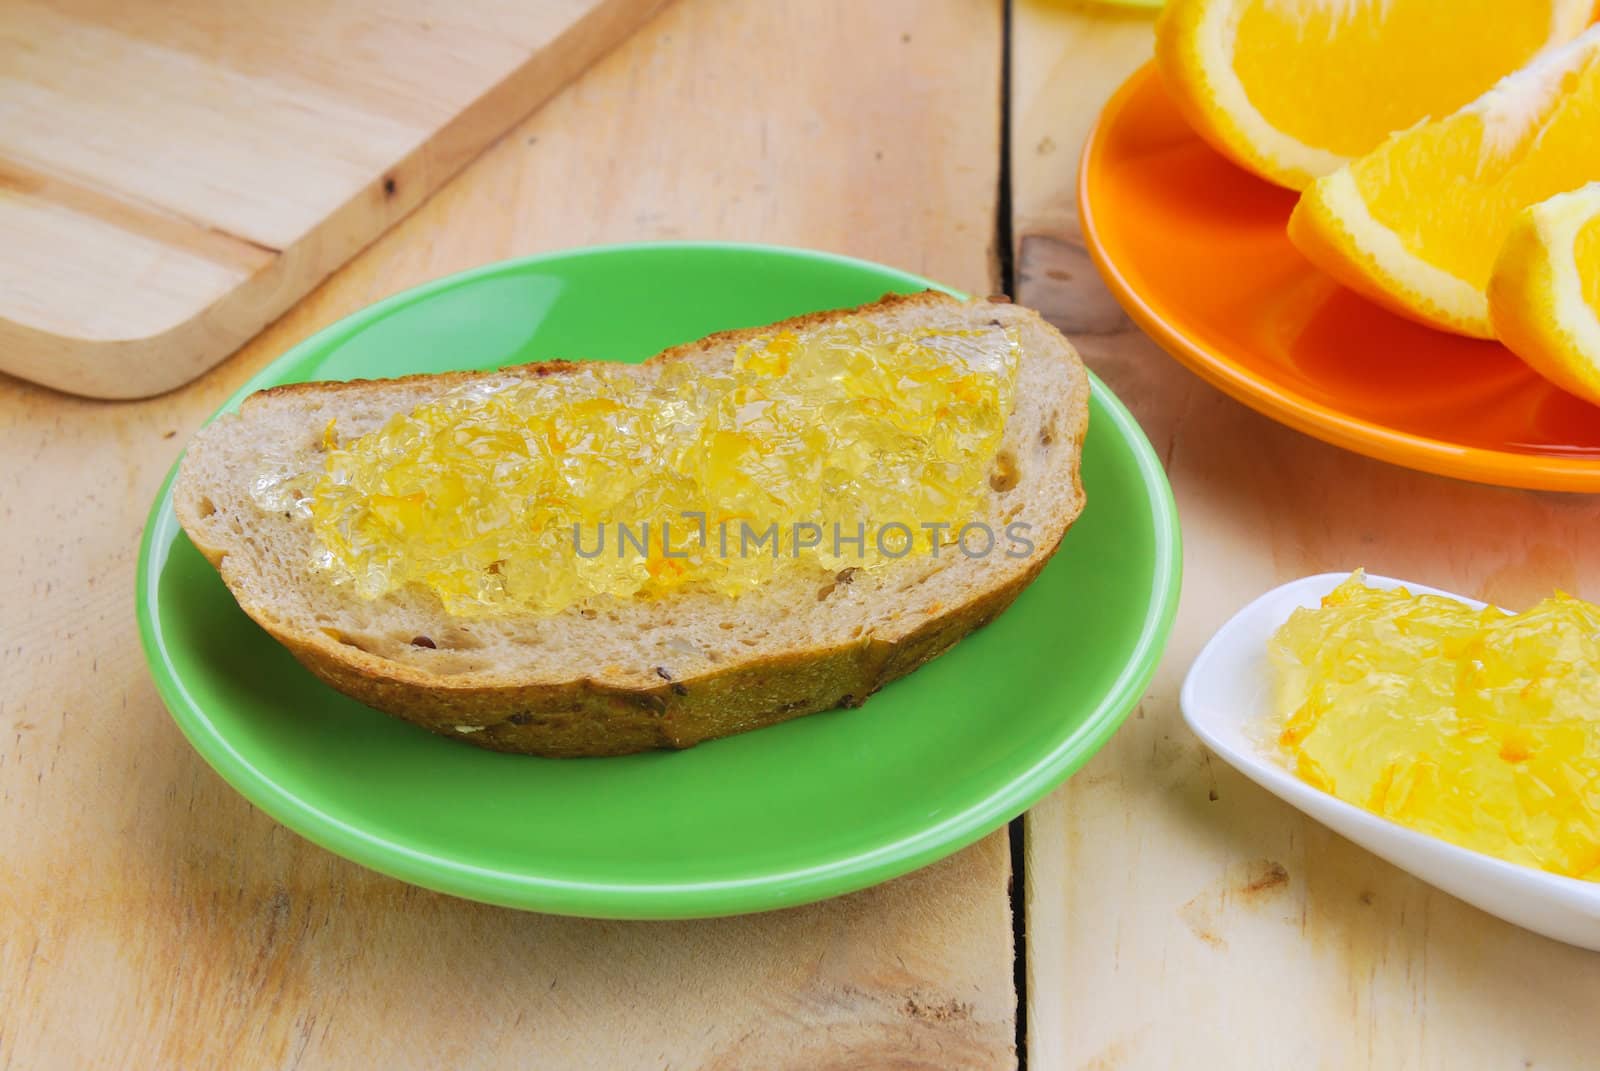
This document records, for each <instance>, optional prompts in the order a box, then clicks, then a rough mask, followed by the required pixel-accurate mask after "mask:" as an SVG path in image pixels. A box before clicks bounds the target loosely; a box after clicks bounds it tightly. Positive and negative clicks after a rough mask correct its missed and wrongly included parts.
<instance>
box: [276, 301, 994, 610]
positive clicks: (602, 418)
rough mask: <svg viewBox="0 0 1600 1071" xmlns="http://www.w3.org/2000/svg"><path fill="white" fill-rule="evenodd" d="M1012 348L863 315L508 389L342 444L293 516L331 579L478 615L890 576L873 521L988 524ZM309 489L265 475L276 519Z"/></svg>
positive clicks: (925, 535) (980, 334) (458, 393)
mask: <svg viewBox="0 0 1600 1071" xmlns="http://www.w3.org/2000/svg"><path fill="white" fill-rule="evenodd" d="M1017 356H1018V350H1017V339H1016V337H1015V335H1014V330H1013V329H1007V328H1003V327H1000V326H995V327H992V328H984V329H982V330H971V329H960V330H957V329H950V330H941V329H936V328H918V329H913V330H906V331H903V332H893V331H889V330H886V329H885V328H883V327H881V326H879V325H877V324H874V323H873V322H871V321H868V320H866V319H863V318H860V317H845V318H843V319H841V320H837V321H833V322H830V323H827V324H825V325H822V326H819V327H813V328H809V329H806V330H804V331H799V332H797V331H792V330H785V331H779V332H776V333H773V334H771V335H768V336H765V337H762V338H758V339H757V340H755V341H753V342H749V343H746V344H744V345H742V346H740V347H739V348H738V351H737V354H736V356H735V358H734V360H733V361H732V363H731V364H728V363H717V364H713V363H709V362H705V361H698V360H696V359H694V358H692V357H691V358H689V359H669V360H666V361H662V362H657V363H653V364H651V365H647V366H645V367H643V368H637V367H629V366H625V365H616V364H604V363H585V364H578V365H571V366H565V367H563V368H562V369H560V370H559V372H557V373H554V374H550V375H546V376H542V377H530V376H527V375H512V374H508V375H506V376H505V378H504V379H503V380H492V381H490V382H488V383H479V384H475V385H472V386H468V387H464V388H459V389H456V390H453V391H450V392H449V393H446V394H444V395H442V396H441V397H439V398H438V399H436V400H434V401H431V402H429V403H427V404H424V405H422V406H420V407H418V408H416V409H414V410H412V411H411V412H408V413H404V414H401V415H397V416H395V417H393V418H392V419H390V420H389V421H388V422H387V423H385V424H383V425H382V426H380V427H378V428H376V429H375V430H371V431H369V432H367V433H366V434H363V435H361V436H359V437H357V438H353V439H351V440H349V441H340V440H339V438H338V435H337V430H336V429H332V430H330V432H329V449H327V450H326V452H325V455H324V464H323V467H322V469H321V471H320V472H316V473H312V474H310V479H305V480H301V481H299V483H300V489H299V491H298V492H296V494H295V496H294V505H295V506H296V507H298V508H301V509H303V510H308V511H309V520H310V523H311V525H312V526H313V528H314V530H315V532H316V534H317V536H318V539H319V541H320V545H321V547H322V549H323V551H324V553H323V554H322V558H321V567H322V568H324V569H326V570H327V571H328V573H329V575H330V577H331V578H332V579H333V581H334V582H336V583H349V584H351V585H353V586H354V589H355V590H356V591H357V592H359V593H360V594H362V595H364V596H367V597H377V596H381V595H383V594H385V593H388V592H392V591H395V590H396V589H398V588H401V587H402V586H404V585H408V584H411V585H420V586H422V587H424V588H426V589H428V590H431V591H432V592H434V593H435V594H436V595H437V596H438V598H439V599H440V601H441V602H442V603H443V605H444V608H445V609H446V610H447V611H448V612H450V613H452V614H456V615H463V616H477V615H484V614H495V613H505V612H522V611H533V612H546V613H548V612H554V611H557V610H561V609H564V608H566V607H568V606H571V605H573V604H575V603H577V602H580V601H582V600H584V599H587V598H589V597H591V596H615V597H632V596H653V595H660V594H663V593H666V592H669V591H673V590H677V589H680V588H686V587H695V588H698V589H703V590H709V591H713V592H716V593H719V594H723V595H737V594H738V593H740V592H742V591H746V590H749V589H751V588H752V587H755V586H757V585H759V584H762V583H765V582H768V581H770V580H771V579H772V578H774V577H775V576H778V575H780V574H782V573H783V572H784V571H785V570H790V569H796V568H804V567H810V568H812V569H816V568H818V567H819V566H820V567H824V568H831V569H838V568H840V567H841V565H844V566H853V567H860V568H872V567H874V566H875V565H878V564H881V563H882V562H884V561H886V560H888V559H889V558H894V557H900V556H902V554H903V553H904V551H903V549H902V548H903V545H904V542H905V540H904V538H903V536H902V534H901V533H900V532H899V530H898V529H896V530H895V532H894V533H893V534H892V535H891V537H890V538H888V540H887V542H886V543H884V544H882V545H880V543H879V541H878V540H876V539H875V538H874V531H875V530H876V528H877V527H879V526H883V525H890V524H903V525H905V526H907V527H908V528H910V529H911V530H912V531H913V533H914V538H916V539H919V540H921V541H922V542H923V545H924V548H925V549H926V548H927V547H928V545H929V544H928V540H929V539H931V538H933V536H931V535H930V534H929V533H934V534H935V535H937V534H938V533H939V531H940V530H939V529H938V528H931V529H930V528H924V527H923V526H924V525H928V524H930V523H931V524H934V525H938V524H944V525H952V526H958V527H959V526H960V525H961V524H962V523H964V522H965V521H968V520H971V519H973V518H974V517H976V516H977V514H978V511H979V509H980V507H981V506H982V505H983V503H984V496H985V494H986V493H987V491H988V483H987V479H988V475H989V471H990V469H991V467H992V465H993V464H994V461H995V458H996V454H997V451H998V449H999V446H1000V442H1001V437H1002V433H1003V431H1004V428H1005V422H1006V419H1007V416H1008V414H1009V413H1010V410H1011V407H1012V397H1013V391H1014V383H1015V378H1016V372H1017ZM296 482H297V481H296V480H294V479H288V480H285V479H283V478H281V477H279V476H274V475H272V474H267V476H265V477H264V478H263V479H261V480H258V481H257V489H258V495H265V496H267V497H268V498H270V499H272V501H268V502H266V503H265V504H264V508H272V507H273V506H276V505H280V504H281V502H280V501H279V500H278V499H280V498H281V497H282V495H283V494H284V492H285V489H286V488H292V487H293V485H295V484H296ZM273 496H278V498H273ZM259 501H262V499H261V498H260V497H258V502H259ZM797 524H800V525H805V526H815V530H814V531H813V530H811V529H810V528H805V529H803V530H801V531H800V532H799V533H798V534H797V531H796V527H795V526H796V525H797ZM836 524H837V525H838V526H839V534H840V535H841V536H842V537H843V540H844V541H843V542H842V543H841V542H836V540H835V538H834V529H833V526H834V525H836ZM774 526H776V527H775V530H774ZM624 529H626V531H627V533H629V536H630V537H631V538H624V535H623V530H624ZM863 530H864V531H865V538H864V539H862V540H860V541H859V542H858V541H856V536H857V535H858V534H859V533H861V532H862V531H863ZM769 535H772V536H773V539H772V540H771V541H769V540H767V539H765V538H763V537H766V536H769ZM814 538H815V544H814V545H810V544H812V541H813V539H814ZM951 541H953V533H952V532H945V533H944V542H946V543H948V542H951ZM885 547H886V548H887V550H888V551H889V553H887V554H885V553H884V552H883V551H884V548H885ZM597 548H598V550H597ZM836 551H837V553H836ZM947 553H949V552H948V551H947Z"/></svg>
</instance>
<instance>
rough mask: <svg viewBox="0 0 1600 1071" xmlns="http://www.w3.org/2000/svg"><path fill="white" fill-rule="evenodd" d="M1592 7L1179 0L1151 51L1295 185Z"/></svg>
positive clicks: (1485, 82) (1229, 141) (1571, 32)
mask: <svg viewBox="0 0 1600 1071" xmlns="http://www.w3.org/2000/svg"><path fill="white" fill-rule="evenodd" d="M1595 12H1596V2H1595V0H1170V2H1169V3H1168V4H1167V6H1166V9H1165V10H1164V11H1163V12H1162V15H1161V19H1160V21H1159V22H1158V23H1157V25H1156V60H1157V62H1158V64H1159V65H1160V68H1161V74H1162V78H1163V80H1164V82H1165V83H1166V86H1167V91H1168V92H1169V93H1171V94H1172V96H1173V98H1174V99H1175V100H1176V101H1177V103H1178V107H1179V109H1180V110H1181V111H1182V112H1183V114H1184V117H1185V118H1186V119H1188V121H1189V123H1190V125H1191V126H1193V127H1194V128H1195V130H1196V131H1197V132H1199V134H1200V136H1201V137H1203V138H1205V139H1206V140H1207V141H1208V142H1210V143H1211V144H1212V145H1213V146H1214V147H1215V148H1216V149H1217V150H1218V151H1220V152H1221V153H1223V155H1225V156H1227V157H1229V158H1230V159H1232V160H1233V161H1234V162H1236V163H1238V164H1239V165H1240V166H1242V167H1244V168H1246V169H1248V170H1250V171H1253V172H1255V173H1256V174H1258V175H1260V176H1261V177H1262V178H1265V179H1268V180H1269V181H1271V182H1275V183H1277V184H1279V185H1280V186H1288V187H1290V188H1291V189H1296V190H1298V189H1304V188H1305V186H1306V185H1307V184H1309V183H1310V182H1311V180H1312V179H1315V178H1317V177H1319V176H1321V175H1326V174H1328V173H1329V172H1330V171H1333V170H1335V169H1336V168H1338V167H1339V166H1340V165H1341V164H1344V163H1345V162H1347V161H1349V160H1351V159H1353V158H1354V157H1357V156H1360V155H1361V154H1362V153H1365V152H1368V151H1370V150H1371V149H1373V148H1375V147H1376V146H1378V145H1379V144H1380V143H1381V142H1382V141H1383V139H1384V138H1386V137H1388V135H1389V134H1390V133H1391V132H1392V131H1395V130H1402V129H1404V128H1406V127H1409V126H1412V125H1413V124H1415V123H1416V122H1417V121H1418V120H1419V119H1422V118H1425V117H1427V116H1430V115H1433V116H1438V115H1445V114H1447V113H1449V112H1452V111H1454V110H1455V109H1457V108H1459V107H1461V105H1463V104H1465V103H1467V102H1468V101H1469V100H1472V99H1474V98H1475V97H1477V96H1478V95H1479V94H1481V93H1483V92H1484V91H1485V90H1487V89H1488V88H1489V87H1490V86H1492V85H1493V84H1494V83H1495V81H1496V80H1497V79H1499V78H1501V77H1503V76H1504V75H1507V74H1509V73H1511V72H1512V71H1514V70H1516V69H1517V68H1519V67H1521V66H1522V65H1523V64H1525V63H1527V62H1528V61H1529V60H1530V59H1531V58H1532V57H1533V56H1534V54H1535V53H1537V52H1538V51H1539V50H1540V49H1542V48H1545V47H1546V46H1548V45H1551V44H1555V43H1560V42H1565V41H1570V40H1571V39H1572V38H1574V37H1576V36H1577V35H1578V34H1579V33H1581V32H1582V31H1583V28H1584V26H1585V25H1586V24H1588V22H1589V21H1590V20H1591V19H1592V18H1593V17H1594V15H1595Z"/></svg>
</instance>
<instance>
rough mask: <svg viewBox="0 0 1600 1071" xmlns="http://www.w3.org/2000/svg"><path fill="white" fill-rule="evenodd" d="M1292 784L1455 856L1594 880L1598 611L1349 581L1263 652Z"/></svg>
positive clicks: (1598, 782) (1598, 798) (1599, 860)
mask: <svg viewBox="0 0 1600 1071" xmlns="http://www.w3.org/2000/svg"><path fill="white" fill-rule="evenodd" d="M1271 657H1272V661H1273V663H1274V666H1275V668H1276V673H1277V689H1278V707H1277V709H1278V711H1279V712H1280V713H1281V714H1282V720H1281V722H1280V723H1279V724H1278V726H1277V728H1278V730H1279V733H1278V743H1279V746H1280V747H1281V749H1282V755H1283V757H1284V759H1285V760H1286V761H1287V763H1288V764H1289V766H1290V767H1291V768H1292V769H1293V770H1294V772H1295V773H1296V774H1298V775H1299V776H1300V777H1301V778H1302V779H1304V780H1305V781H1307V782H1309V783H1310V784H1312V785H1314V786H1316V787H1317V788H1320V789H1322V790H1323V791H1325V792H1329V793H1331V794H1333V795H1335V796H1337V797H1339V798H1340V799H1342V800H1345V801H1346V802H1349V803H1353V804H1355V805H1357V806H1359V807H1363V808H1366V809H1367V810H1369V811H1372V812H1373V813H1375V814H1378V815H1382V816H1383V817H1385V818H1389V819H1392V820H1394V821H1396V822H1399V823H1401V824H1402V825H1406V826H1409V827H1411V828H1412V829H1416V830H1420V831H1421V832H1423V833H1428V834H1431V835H1433V836H1436V837H1440V838H1442V839H1444V840H1447V841H1450V842H1452V843H1454V844H1459V845H1461V846H1462V847H1465V848H1471V849H1474V850H1476V851H1480V852H1485V853H1487V854H1489V855H1495V856H1498V857H1500V858H1502V859H1507V860H1510V861H1511V862H1514V863H1521V864H1524V865H1526V866H1532V867H1538V868H1540V869H1543V870H1548V871H1552V872H1554V873H1557V874H1564V875H1566V876H1568V877H1575V878H1584V879H1587V880H1590V881H1594V880H1600V607H1597V606H1595V605H1593V604H1591V603H1587V602H1584V601H1582V600H1580V599H1576V598H1573V597H1571V596H1568V595H1562V594H1557V595H1554V596H1552V597H1551V598H1548V599H1546V600H1544V601H1543V602H1541V603H1539V604H1538V605H1537V606H1535V607H1533V608H1532V609H1531V610H1528V611H1526V612H1524V613H1520V614H1509V613H1506V612H1505V611H1503V610H1497V609H1494V608H1492V607H1491V608H1487V609H1484V610H1474V609H1471V608H1470V607H1468V606H1465V605H1463V604H1462V603H1459V602H1456V601H1454V600H1452V599H1447V598H1443V597H1441V596H1432V595H1421V596H1415V595H1412V594H1410V593H1409V592H1407V591H1406V590H1404V589H1403V588H1402V589H1398V590H1395V591H1379V590H1376V589H1373V588H1369V587H1367V586H1366V585H1365V583H1363V580H1362V577H1361V574H1359V573H1358V574H1356V575H1355V576H1352V577H1351V578H1350V579H1349V580H1347V581H1346V582H1345V583H1344V584H1342V585H1341V586H1340V587H1339V588H1338V589H1336V590H1335V591H1333V592H1332V593H1331V594H1329V595H1328V596H1327V597H1326V598H1325V599H1323V602H1322V606H1321V607H1320V608H1319V609H1314V610H1307V609H1301V610H1296V611H1295V613H1294V615H1293V616H1292V617H1290V619H1289V620H1288V621H1287V622H1286V623H1285V624H1284V625H1283V627H1282V628H1280V629H1279V630H1278V632H1277V634H1276V635H1275V636H1274V637H1273V639H1272V642H1271Z"/></svg>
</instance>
